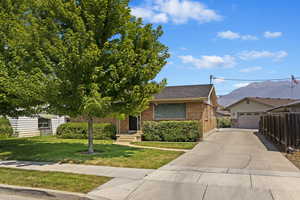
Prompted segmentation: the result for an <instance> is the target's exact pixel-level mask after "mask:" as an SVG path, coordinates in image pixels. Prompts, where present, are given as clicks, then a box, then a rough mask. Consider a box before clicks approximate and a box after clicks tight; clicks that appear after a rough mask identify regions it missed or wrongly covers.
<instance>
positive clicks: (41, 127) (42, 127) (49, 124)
mask: <svg viewBox="0 0 300 200" xmlns="http://www.w3.org/2000/svg"><path fill="white" fill-rule="evenodd" d="M40 119H43V120H47V121H48V123H47V124H48V126H47V127H45V126H40V124H46V123H45V122H43V123H40V122H39V120H40ZM51 126H52V122H51V119H45V118H38V129H44V130H45V129H51V128H52V127H51Z"/></svg>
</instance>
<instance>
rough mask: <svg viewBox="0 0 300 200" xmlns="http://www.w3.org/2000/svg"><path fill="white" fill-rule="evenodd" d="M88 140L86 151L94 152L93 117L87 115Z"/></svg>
mask: <svg viewBox="0 0 300 200" xmlns="http://www.w3.org/2000/svg"><path fill="white" fill-rule="evenodd" d="M88 140H89V150H88V153H89V154H92V153H94V144H93V140H94V133H93V117H89V119H88Z"/></svg>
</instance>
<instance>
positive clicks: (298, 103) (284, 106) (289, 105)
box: [267, 100, 300, 112]
mask: <svg viewBox="0 0 300 200" xmlns="http://www.w3.org/2000/svg"><path fill="white" fill-rule="evenodd" d="M298 105H300V100H296V101H294V102H292V103H288V104H283V105H280V106H276V107H274V108H271V109H270V110H267V111H268V112H269V111H273V110H276V109H279V108H286V107H293V106H298Z"/></svg>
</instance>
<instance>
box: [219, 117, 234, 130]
mask: <svg viewBox="0 0 300 200" xmlns="http://www.w3.org/2000/svg"><path fill="white" fill-rule="evenodd" d="M217 122H218V128H230V127H231V120H230V118H226V117H221V118H218V119H217Z"/></svg>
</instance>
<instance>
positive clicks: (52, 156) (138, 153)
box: [0, 137, 183, 169]
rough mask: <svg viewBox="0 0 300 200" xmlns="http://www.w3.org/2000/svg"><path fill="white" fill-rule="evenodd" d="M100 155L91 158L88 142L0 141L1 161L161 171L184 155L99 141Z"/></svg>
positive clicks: (98, 152) (64, 140)
mask: <svg viewBox="0 0 300 200" xmlns="http://www.w3.org/2000/svg"><path fill="white" fill-rule="evenodd" d="M94 148H95V151H96V152H97V154H93V155H87V154H83V153H82V152H85V151H87V140H81V139H57V138H55V137H34V138H13V139H4V140H0V160H22V161H48V162H62V163H78V164H91V165H104V166H114V167H130V168H148V169H157V168H159V167H161V166H163V165H165V164H167V163H168V162H170V161H171V160H173V159H175V158H177V157H178V156H180V155H181V154H183V152H175V151H162V150H155V149H143V148H134V147H128V146H121V145H115V144H113V141H102V140H95V145H94Z"/></svg>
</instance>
